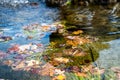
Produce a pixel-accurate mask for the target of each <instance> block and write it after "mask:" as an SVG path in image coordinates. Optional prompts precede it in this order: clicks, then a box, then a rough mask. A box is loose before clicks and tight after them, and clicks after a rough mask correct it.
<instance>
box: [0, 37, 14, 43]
mask: <svg viewBox="0 0 120 80" xmlns="http://www.w3.org/2000/svg"><path fill="white" fill-rule="evenodd" d="M9 40H12V37H10V36H0V42H1V41H3V42H4V41H9Z"/></svg>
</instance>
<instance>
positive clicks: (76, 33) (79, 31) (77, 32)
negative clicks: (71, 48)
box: [72, 30, 83, 35]
mask: <svg viewBox="0 0 120 80" xmlns="http://www.w3.org/2000/svg"><path fill="white" fill-rule="evenodd" d="M82 33H83V31H82V30H78V31H74V32H73V33H72V34H75V35H78V34H82Z"/></svg>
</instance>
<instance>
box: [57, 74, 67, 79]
mask: <svg viewBox="0 0 120 80" xmlns="http://www.w3.org/2000/svg"><path fill="white" fill-rule="evenodd" d="M56 80H65V75H62V74H60V75H58V76H57V77H56Z"/></svg>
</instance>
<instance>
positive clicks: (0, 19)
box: [0, 2, 120, 68]
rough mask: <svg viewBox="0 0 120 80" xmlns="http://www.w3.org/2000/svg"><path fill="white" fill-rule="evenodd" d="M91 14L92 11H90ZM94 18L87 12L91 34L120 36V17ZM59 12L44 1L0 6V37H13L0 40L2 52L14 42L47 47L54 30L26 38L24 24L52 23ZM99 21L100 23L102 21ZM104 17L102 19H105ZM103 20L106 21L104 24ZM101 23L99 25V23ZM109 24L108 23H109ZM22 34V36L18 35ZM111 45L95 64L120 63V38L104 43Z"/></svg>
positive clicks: (100, 54) (104, 65)
mask: <svg viewBox="0 0 120 80" xmlns="http://www.w3.org/2000/svg"><path fill="white" fill-rule="evenodd" d="M88 13H89V12H88ZM97 13H98V14H99V12H97V11H96V17H99V18H100V19H99V18H98V20H97V18H94V20H95V21H91V20H92V19H91V14H90V15H89V14H88V19H89V21H90V22H89V23H86V24H92V25H93V26H90V27H89V28H90V29H89V28H88V30H87V31H88V32H89V33H90V34H93V35H95V34H100V35H102V36H104V35H109V36H111V37H112V36H113V35H119V34H120V16H116V15H108V16H97ZM58 17H59V11H58V9H56V8H49V7H46V5H45V4H44V3H42V2H38V5H29V4H28V5H20V6H16V7H7V6H3V5H0V36H1V35H2V36H10V37H12V38H13V40H10V41H6V42H2V41H1V42H0V51H6V50H7V49H8V48H9V47H10V46H11V45H12V44H20V45H22V44H28V43H31V42H32V43H41V44H43V45H44V46H46V45H48V44H49V35H50V34H51V32H44V33H42V34H44V37H42V38H39V39H38V38H37V39H26V36H25V35H24V31H23V27H24V26H27V25H31V24H36V23H37V24H52V23H54V22H55V21H56V20H58ZM106 18H107V19H108V22H107V23H104V21H105V19H106ZM99 20H100V22H99ZM102 20H103V21H102ZM102 23H103V24H102ZM98 25H99V26H98ZM106 25H108V26H106ZM18 34H20V35H21V36H19V37H16V35H18ZM105 43H108V44H110V48H109V49H104V50H102V51H100V53H99V58H98V59H97V61H96V63H97V64H98V65H99V67H102V68H110V67H113V66H120V62H119V61H120V58H119V57H120V38H119V37H117V38H116V39H114V40H109V41H108V42H105Z"/></svg>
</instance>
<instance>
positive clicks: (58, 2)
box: [45, 0, 67, 7]
mask: <svg viewBox="0 0 120 80" xmlns="http://www.w3.org/2000/svg"><path fill="white" fill-rule="evenodd" d="M45 2H46V4H47V5H48V6H51V7H56V6H62V5H64V4H65V2H67V0H45Z"/></svg>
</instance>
